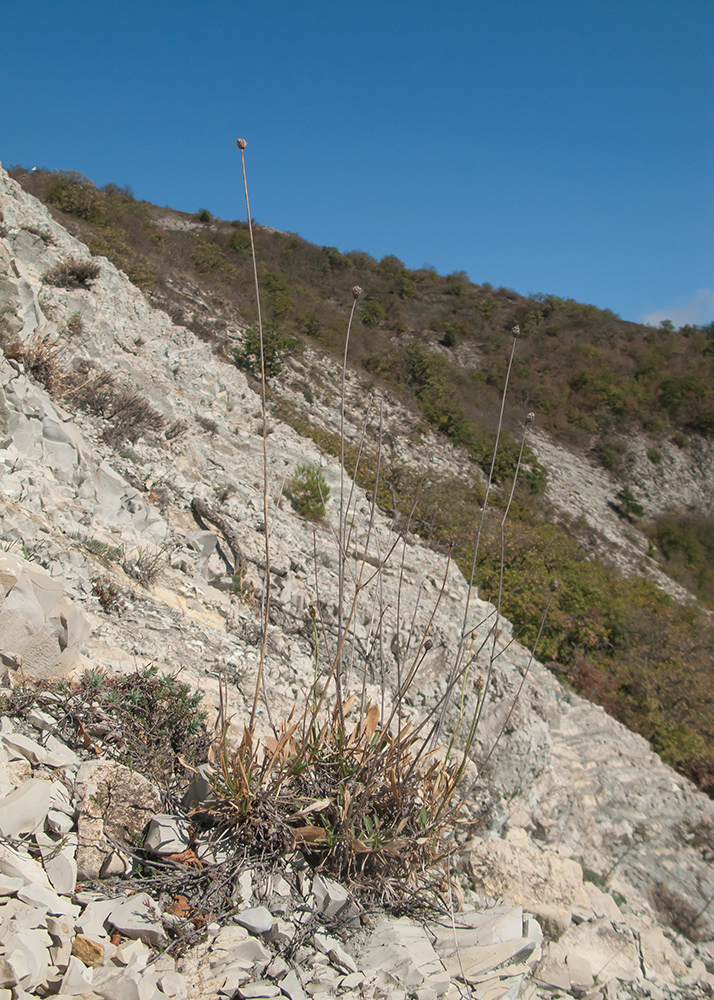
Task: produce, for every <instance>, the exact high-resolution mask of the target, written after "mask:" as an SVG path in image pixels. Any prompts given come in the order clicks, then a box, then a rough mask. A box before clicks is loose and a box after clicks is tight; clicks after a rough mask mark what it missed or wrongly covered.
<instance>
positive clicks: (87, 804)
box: [76, 760, 161, 879]
mask: <svg viewBox="0 0 714 1000" xmlns="http://www.w3.org/2000/svg"><path fill="white" fill-rule="evenodd" d="M76 789H77V807H78V809H79V811H80V817H79V820H78V824H77V829H78V835H79V846H78V848H77V877H78V878H79V879H89V878H98V877H102V876H105V875H108V874H123V873H124V870H125V867H126V862H125V861H124V859H123V858H122V856H121V853H120V852H118V851H117V849H116V847H115V844H119V845H120V847H121V846H125V847H126V849H127V851H131V850H132V849H133V847H134V845H135V844H136V843H140V842H141V841H140V838H141V835H142V833H143V830H144V827H145V826H146V824H147V823H148V822H149V820H150V819H151V818H152V816H155V815H156V814H157V813H159V812H160V809H161V796H160V795H159V792H158V789H157V788H155V786H154V785H152V784H151V782H150V781H148V780H147V779H146V778H144V777H143V776H142V775H140V774H137V773H136V771H131V770H130V769H129V768H128V767H124V765H122V764H116V763H115V762H113V761H106V760H97V761H87V762H86V763H84V764H82V766H81V767H80V768H79V771H78V772H77V780H76Z"/></svg>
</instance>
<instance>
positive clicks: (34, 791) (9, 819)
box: [0, 778, 52, 839]
mask: <svg viewBox="0 0 714 1000" xmlns="http://www.w3.org/2000/svg"><path fill="white" fill-rule="evenodd" d="M51 793H52V784H51V782H49V781H43V780H42V779H41V778H30V779H29V780H28V781H23V783H22V784H21V785H20V787H19V788H16V789H15V791H14V792H10V794H9V795H6V796H5V797H4V798H3V799H0V835H1V836H3V837H9V838H11V839H14V838H16V837H18V836H19V835H20V834H21V833H34V832H35V831H36V830H39V829H40V828H41V827H42V826H43V825H44V822H45V817H46V816H47V810H48V809H49V807H50V797H51Z"/></svg>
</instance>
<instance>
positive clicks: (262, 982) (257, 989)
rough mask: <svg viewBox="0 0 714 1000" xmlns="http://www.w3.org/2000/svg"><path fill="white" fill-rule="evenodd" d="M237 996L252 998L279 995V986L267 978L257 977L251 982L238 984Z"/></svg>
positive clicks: (243, 998) (249, 999) (244, 999)
mask: <svg viewBox="0 0 714 1000" xmlns="http://www.w3.org/2000/svg"><path fill="white" fill-rule="evenodd" d="M238 996H239V997H241V998H242V1000H254V998H257V997H277V996H280V987H279V986H276V985H275V983H271V982H270V981H269V980H267V979H257V980H256V981H255V982H253V983H247V984H246V985H245V986H240V987H239V988H238Z"/></svg>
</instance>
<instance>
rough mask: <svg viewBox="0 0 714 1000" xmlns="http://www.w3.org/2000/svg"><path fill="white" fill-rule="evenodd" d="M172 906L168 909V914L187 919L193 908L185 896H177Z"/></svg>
mask: <svg viewBox="0 0 714 1000" xmlns="http://www.w3.org/2000/svg"><path fill="white" fill-rule="evenodd" d="M173 899H174V901H173V903H172V904H171V906H167V907H166V911H165V912H166V913H172V914H173V915H174V916H175V917H181V918H185V917H188V915H189V914H190V913H191V909H192V908H191V907H190V906H189V905H188V900H187V899H186V897H185V896H181V895H175V896H174V897H173Z"/></svg>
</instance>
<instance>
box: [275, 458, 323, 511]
mask: <svg viewBox="0 0 714 1000" xmlns="http://www.w3.org/2000/svg"><path fill="white" fill-rule="evenodd" d="M285 492H286V493H287V495H288V497H289V498H290V500H291V502H292V505H293V507H294V508H295V510H297V511H298V512H299V513H300V514H302V515H303V517H307V518H310V519H311V520H316V519H318V518H321V517H324V516H325V503H326V501H327V500H329V498H330V487H329V486H328V485H327V483H326V482H325V477H324V475H323V472H322V469H319V468H318V467H317V466H316V465H309V464H307V463H302V464H300V465H298V467H297V469H296V470H295V475H294V476H293V478H292V479H291V480H290V483H289V485H288V487H287V489H286V490H285Z"/></svg>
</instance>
